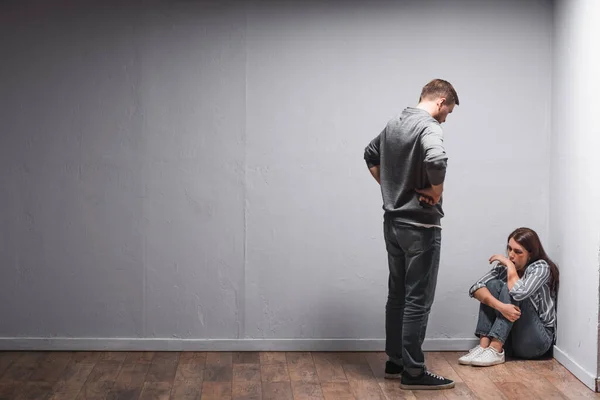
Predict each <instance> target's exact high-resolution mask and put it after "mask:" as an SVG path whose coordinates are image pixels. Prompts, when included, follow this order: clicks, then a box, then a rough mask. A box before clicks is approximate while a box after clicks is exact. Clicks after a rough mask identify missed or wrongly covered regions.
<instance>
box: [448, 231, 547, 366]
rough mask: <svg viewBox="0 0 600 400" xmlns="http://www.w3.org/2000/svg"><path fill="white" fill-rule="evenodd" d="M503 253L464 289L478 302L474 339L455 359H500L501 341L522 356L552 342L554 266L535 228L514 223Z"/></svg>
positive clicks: (485, 361)
mask: <svg viewBox="0 0 600 400" xmlns="http://www.w3.org/2000/svg"><path fill="white" fill-rule="evenodd" d="M507 253H508V257H505V256H503V255H499V254H496V255H493V256H492V257H491V258H490V263H494V262H497V264H496V265H494V266H493V267H492V269H491V270H490V271H489V272H488V273H487V274H485V275H484V276H483V277H482V278H481V279H479V280H478V281H477V282H476V283H475V284H474V285H473V286H472V287H471V289H470V290H469V295H470V296H471V297H475V298H476V299H477V300H479V301H480V302H481V304H480V306H479V320H478V321H477V328H476V329H475V335H476V336H477V337H479V345H478V346H477V347H475V348H473V349H471V350H470V351H469V353H468V354H466V355H464V356H462V357H461V358H459V359H458V362H459V363H460V364H464V365H474V366H481V367H487V366H491V365H496V364H501V363H503V362H504V349H503V347H504V346H505V343H506V341H507V339H508V338H509V335H510V350H512V353H513V354H514V355H515V356H517V357H519V358H524V359H534V358H538V357H540V356H542V355H544V354H545V353H546V352H547V351H548V350H549V349H550V347H551V346H552V345H553V344H554V340H555V332H556V307H555V304H556V294H557V290H558V268H557V266H556V264H554V262H552V260H550V258H549V257H548V256H547V255H546V252H545V251H544V248H543V247H542V244H541V242H540V239H539V237H538V235H537V233H535V231H533V230H531V229H528V228H519V229H517V230H515V231H514V232H512V233H511V234H510V235H509V236H508V246H507Z"/></svg>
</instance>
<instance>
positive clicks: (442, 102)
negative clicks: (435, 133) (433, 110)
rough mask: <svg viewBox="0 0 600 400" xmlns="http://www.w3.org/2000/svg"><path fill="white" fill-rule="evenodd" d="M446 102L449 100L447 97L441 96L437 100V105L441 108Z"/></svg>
mask: <svg viewBox="0 0 600 400" xmlns="http://www.w3.org/2000/svg"><path fill="white" fill-rule="evenodd" d="M446 103H447V100H446V98H445V97H440V98H439V99H437V101H436V105H437V106H438V107H440V108H441V107H442V106H443V105H444V104H446Z"/></svg>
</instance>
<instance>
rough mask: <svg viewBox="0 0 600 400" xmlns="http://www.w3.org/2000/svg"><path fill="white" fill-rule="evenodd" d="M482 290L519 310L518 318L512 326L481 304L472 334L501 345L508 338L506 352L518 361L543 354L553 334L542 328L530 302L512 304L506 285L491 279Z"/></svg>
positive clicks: (549, 329) (551, 340) (552, 338)
mask: <svg viewBox="0 0 600 400" xmlns="http://www.w3.org/2000/svg"><path fill="white" fill-rule="evenodd" d="M486 287H487V288H488V290H489V291H490V293H491V294H492V296H494V297H495V298H497V299H498V300H500V301H501V302H503V303H506V304H514V305H516V306H517V307H519V308H520V309H521V317H520V318H519V319H518V320H516V321H515V322H514V323H513V322H510V321H509V320H507V319H506V318H504V316H503V315H502V313H500V312H499V311H496V310H494V309H493V308H491V307H489V306H486V305H485V304H483V303H481V304H480V305H479V319H478V320H477V328H476V329H475V335H476V336H477V337H479V338H481V337H482V336H487V337H490V338H496V339H498V340H499V341H500V342H502V343H503V344H504V343H507V340H508V338H509V337H510V341H509V342H510V343H509V347H510V348H508V349H507V350H508V351H509V352H511V353H513V354H514V355H515V356H517V357H520V358H525V359H533V358H537V357H540V356H542V355H544V354H545V353H546V352H547V351H548V350H549V349H550V347H551V346H552V344H553V343H554V332H553V330H552V329H551V328H548V327H545V326H544V324H543V323H542V321H541V320H540V317H539V315H538V313H537V311H536V309H535V307H534V306H533V304H532V303H531V301H530V300H529V299H525V300H524V301H521V302H517V301H514V300H513V299H512V298H511V297H510V294H509V293H508V287H507V286H506V283H504V282H502V281H501V280H498V279H492V280H491V281H489V282H488V283H487V284H486Z"/></svg>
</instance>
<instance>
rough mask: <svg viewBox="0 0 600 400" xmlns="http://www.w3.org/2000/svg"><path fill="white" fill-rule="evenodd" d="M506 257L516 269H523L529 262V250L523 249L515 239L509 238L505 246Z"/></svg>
mask: <svg viewBox="0 0 600 400" xmlns="http://www.w3.org/2000/svg"><path fill="white" fill-rule="evenodd" d="M506 250H507V252H508V259H509V260H510V261H512V262H513V264H515V268H516V269H517V270H520V269H523V268H525V267H526V266H527V264H528V263H529V252H528V251H527V250H525V248H524V247H523V246H521V245H520V244H519V243H517V241H516V240H515V239H513V238H511V239H510V240H509V241H508V246H507V247H506Z"/></svg>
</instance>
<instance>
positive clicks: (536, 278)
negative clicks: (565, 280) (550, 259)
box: [509, 260, 551, 301]
mask: <svg viewBox="0 0 600 400" xmlns="http://www.w3.org/2000/svg"><path fill="white" fill-rule="evenodd" d="M550 279H551V273H550V266H549V265H548V263H547V262H546V261H544V260H538V261H535V262H534V263H532V264H531V265H529V266H528V267H527V270H526V271H525V275H524V276H523V278H521V279H518V280H517V281H516V282H515V284H514V285H513V287H512V288H510V291H509V294H510V296H511V297H512V298H513V299H514V300H516V301H523V300H525V299H526V298H528V297H530V296H531V295H532V294H534V293H536V292H537V291H538V290H540V288H541V287H542V286H543V285H544V284H545V283H546V282H548V280H550Z"/></svg>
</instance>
